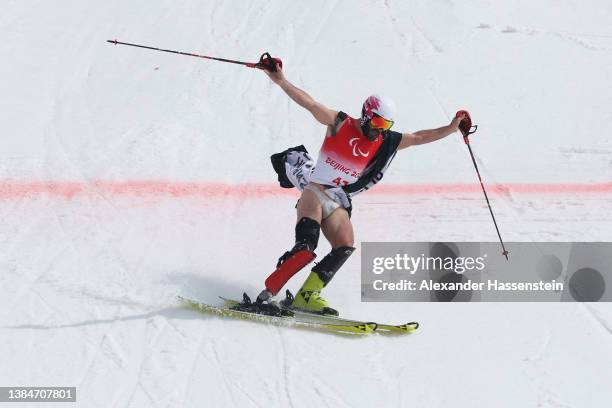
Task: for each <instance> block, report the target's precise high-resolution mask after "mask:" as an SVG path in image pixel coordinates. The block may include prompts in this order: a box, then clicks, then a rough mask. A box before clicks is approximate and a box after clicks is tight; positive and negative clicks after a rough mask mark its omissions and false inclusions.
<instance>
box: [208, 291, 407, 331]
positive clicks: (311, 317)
mask: <svg viewBox="0 0 612 408" xmlns="http://www.w3.org/2000/svg"><path fill="white" fill-rule="evenodd" d="M219 297H220V298H221V300H223V301H224V302H225V306H227V307H235V306H238V305H239V304H240V302H239V301H237V300H233V299H227V298H224V297H221V296H219ZM282 303H283V302H281V305H280V307H281V309H282V310H287V311H290V312H291V313H293V315H294V317H295V318H299V319H304V320H306V321H309V322H316V323H324V324H335V325H337V324H340V325H349V326H350V325H363V324H367V323H366V322H364V321H360V320H353V319H345V318H342V317H338V316H331V315H321V314H316V313H311V312H307V311H304V310H300V309H295V308H291V307H284V306H282ZM368 323H369V322H368ZM372 323H376V329H375V330H376V332H377V333H383V334H409V333H412V332H414V331H415V330H417V329H418V328H419V323H418V322H409V323H404V324H397V325H396V324H386V323H378V322H372Z"/></svg>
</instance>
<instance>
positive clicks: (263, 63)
mask: <svg viewBox="0 0 612 408" xmlns="http://www.w3.org/2000/svg"><path fill="white" fill-rule="evenodd" d="M106 42H109V43H111V44H115V45H117V44H121V45H129V46H130V47H138V48H146V49H148V50H154V51H162V52H170V53H173V54H180V55H187V56H189V57H197V58H205V59H209V60H215V61H221V62H229V63H231V64H239V65H244V66H246V67H248V68H258V69H267V70H269V71H273V72H275V71H276V64H278V65H279V66H280V67H281V68H282V67H283V62H282V61H281V60H280V58H273V57H272V56H270V53H268V52H264V53H263V54H262V55H261V57H260V58H259V62H244V61H236V60H231V59H227V58H219V57H210V56H208V55H200V54H194V53H191V52H183V51H174V50H165V49H163V48H157V47H149V46H147V45H140V44H132V43H126V42H122V41H117V40H106Z"/></svg>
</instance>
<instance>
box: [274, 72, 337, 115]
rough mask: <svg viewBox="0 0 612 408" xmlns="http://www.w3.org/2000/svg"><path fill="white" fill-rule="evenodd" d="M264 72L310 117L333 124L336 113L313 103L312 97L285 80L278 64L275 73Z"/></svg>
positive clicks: (315, 102)
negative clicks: (310, 115) (309, 114)
mask: <svg viewBox="0 0 612 408" xmlns="http://www.w3.org/2000/svg"><path fill="white" fill-rule="evenodd" d="M264 72H265V73H266V74H267V75H268V76H269V77H270V79H271V80H272V81H273V82H274V83H275V84H277V85H278V86H280V87H281V89H282V90H283V91H285V93H286V94H287V95H289V97H290V98H291V99H293V100H294V101H295V103H297V104H298V105H300V106H301V107H302V108H304V109H306V110H307V111H309V112H310V113H312V116H314V117H315V119H316V120H317V121H319V122H320V123H321V124H323V125H327V126H331V125H333V124H334V120H335V119H336V116H337V115H338V111H335V110H333V109H329V108H328V107H326V106H325V105H323V104H321V103H319V102H317V101H315V100H314V99H313V98H312V96H310V95H308V94H307V93H306V92H304V91H302V90H301V89H300V88H298V87H297V86H295V85H293V84H292V83H291V82H289V81H288V80H287V79H286V78H285V75H283V70H282V68H281V67H280V66H279V65H278V64H277V65H276V72H271V71H268V70H264Z"/></svg>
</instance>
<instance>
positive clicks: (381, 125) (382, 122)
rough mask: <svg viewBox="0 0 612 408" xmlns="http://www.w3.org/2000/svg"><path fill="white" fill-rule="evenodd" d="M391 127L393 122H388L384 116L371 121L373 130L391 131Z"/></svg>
mask: <svg viewBox="0 0 612 408" xmlns="http://www.w3.org/2000/svg"><path fill="white" fill-rule="evenodd" d="M391 126H393V121H392V120H387V119H385V118H383V117H382V116H374V117H373V118H372V119H370V127H372V128H373V129H382V130H389V129H391Z"/></svg>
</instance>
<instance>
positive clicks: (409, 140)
mask: <svg viewBox="0 0 612 408" xmlns="http://www.w3.org/2000/svg"><path fill="white" fill-rule="evenodd" d="M464 117H465V116H464V115H460V116H457V117H455V118H453V120H452V121H451V123H449V124H448V125H446V126H442V127H440V128H437V129H425V130H419V131H417V132H414V133H403V134H402V141H401V142H400V144H399V147H398V150H399V149H405V148H407V147H410V146H415V145H421V144H425V143H431V142H435V141H436V140H439V139H442V138H444V137H446V136H448V135H451V134H453V133H455V132H456V131H457V130H459V123H461V120H462V119H463V118H464Z"/></svg>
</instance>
